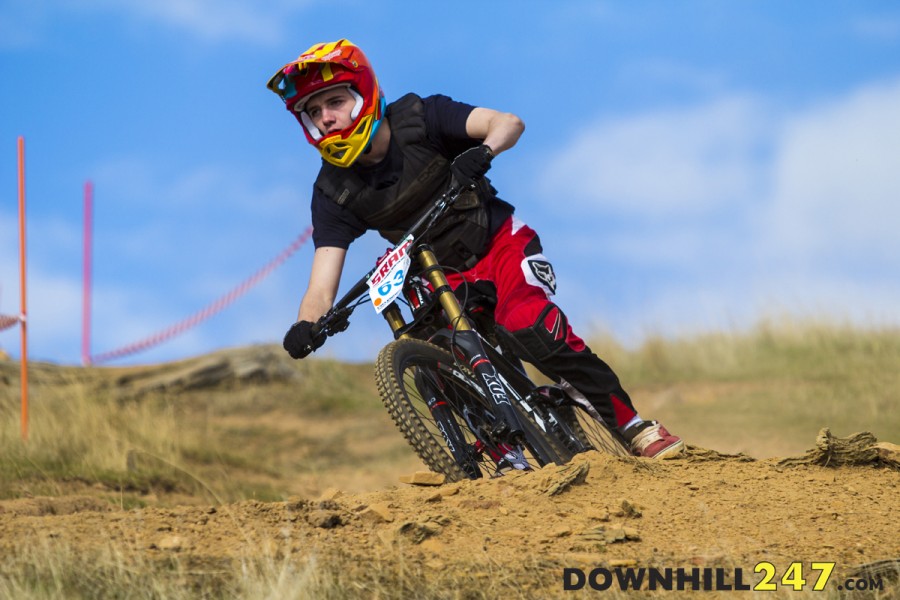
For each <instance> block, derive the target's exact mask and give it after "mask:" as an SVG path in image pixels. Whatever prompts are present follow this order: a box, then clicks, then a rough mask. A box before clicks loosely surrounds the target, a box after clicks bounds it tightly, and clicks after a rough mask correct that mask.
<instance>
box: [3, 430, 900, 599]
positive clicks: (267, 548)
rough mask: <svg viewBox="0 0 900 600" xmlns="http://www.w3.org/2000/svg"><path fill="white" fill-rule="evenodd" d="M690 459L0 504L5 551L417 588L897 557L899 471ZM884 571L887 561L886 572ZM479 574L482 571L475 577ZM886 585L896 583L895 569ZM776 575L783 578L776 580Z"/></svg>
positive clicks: (702, 454) (599, 458) (582, 460)
mask: <svg viewBox="0 0 900 600" xmlns="http://www.w3.org/2000/svg"><path fill="white" fill-rule="evenodd" d="M781 463H783V461H781V460H779V459H767V460H753V459H750V458H748V457H745V456H740V455H739V456H729V455H722V454H719V453H717V452H714V451H708V450H702V449H699V448H691V449H690V451H689V453H688V454H687V456H685V457H683V458H680V459H675V460H668V461H663V462H654V461H647V460H643V459H641V460H638V459H619V458H613V457H610V456H607V455H604V454H600V453H596V452H591V453H588V454H584V455H580V456H578V457H576V459H575V460H574V461H573V462H572V463H570V464H569V465H565V466H550V467H546V468H544V469H541V470H538V471H535V472H531V473H513V474H509V475H506V476H504V477H498V478H495V479H488V480H478V481H465V482H459V483H450V484H444V485H441V486H427V487H426V486H410V485H397V486H395V487H391V488H389V489H383V490H380V491H376V492H371V493H344V492H341V491H340V490H329V491H328V492H326V493H325V494H324V495H322V496H319V497H317V498H301V497H296V498H291V499H290V500H288V501H284V502H268V503H264V502H257V501H244V502H238V503H233V504H223V505H219V506H212V505H209V506H178V507H175V508H165V509H164V508H143V509H134V510H128V511H121V510H115V509H114V508H113V507H110V506H109V504H108V503H102V502H97V501H94V500H91V498H90V497H84V496H81V497H68V498H66V497H62V498H55V499H49V498H32V499H18V500H12V501H4V502H0V551H2V553H3V554H7V555H8V554H9V553H12V552H18V551H21V550H22V549H23V548H25V547H34V546H40V547H52V546H53V545H61V546H64V547H66V548H69V549H72V550H74V551H76V552H78V553H85V554H87V555H89V554H90V553H91V552H102V551H108V550H109V549H110V548H112V549H114V551H115V552H116V553H117V555H119V556H121V557H123V560H125V561H126V562H127V561H128V560H135V561H141V562H142V563H146V561H148V560H155V559H160V560H165V559H170V558H172V557H175V558H177V559H178V560H179V561H182V562H183V563H185V564H190V565H194V566H195V567H197V568H201V567H202V566H203V565H218V566H219V568H221V565H223V564H224V565H227V564H239V563H240V561H246V560H248V559H253V558H254V557H256V556H258V557H264V556H265V557H273V556H274V557H284V556H310V555H313V554H315V555H322V556H327V555H339V556H341V557H343V558H346V559H349V560H348V561H347V564H357V565H361V566H360V567H359V568H365V567H364V565H371V564H372V561H373V560H374V561H376V562H378V561H393V562H396V561H403V564H405V565H406V568H408V569H412V570H417V571H419V572H421V573H422V575H423V576H426V577H427V576H428V574H429V573H433V574H440V576H441V577H453V576H454V573H455V572H456V571H457V570H458V573H456V574H457V575H458V576H459V577H466V578H472V577H483V578H485V580H489V579H491V578H496V577H498V574H502V576H503V577H512V578H517V577H518V578H519V581H521V582H530V583H526V584H523V585H527V586H531V587H532V588H535V589H536V590H540V591H541V593H542V594H556V593H561V590H562V572H563V569H564V568H566V567H579V568H582V569H590V568H594V567H598V566H606V567H615V566H636V567H641V566H644V567H660V568H665V567H672V568H676V567H688V568H693V567H705V566H710V567H714V566H723V567H728V568H734V567H742V568H743V569H744V571H745V572H747V573H752V572H753V567H754V565H756V563H758V562H759V561H763V560H765V561H769V562H771V563H773V564H774V565H775V566H776V567H777V568H779V569H781V570H783V569H785V568H787V566H788V565H789V564H790V563H792V562H798V561H803V562H805V563H807V564H808V563H809V562H810V561H818V562H822V561H829V562H834V563H836V565H837V567H836V572H837V573H843V574H847V573H853V572H854V569H855V568H856V567H858V566H859V565H863V564H867V563H876V562H877V561H885V560H893V559H900V519H898V510H897V507H898V502H897V498H898V496H900V471H898V470H897V469H895V468H890V465H885V464H884V463H879V462H878V461H875V462H871V463H870V464H856V465H853V466H837V467H834V466H828V467H823V466H819V465H816V464H797V463H796V462H794V463H791V464H781ZM884 564H894V563H884ZM479 570H480V571H479ZM886 572H887V573H888V576H887V578H886V579H885V582H886V583H887V584H889V585H894V583H893V582H894V579H893V577H892V576H893V575H895V574H896V573H898V572H900V571H898V570H897V568H893V569H888V570H887V571H886ZM779 576H780V575H779Z"/></svg>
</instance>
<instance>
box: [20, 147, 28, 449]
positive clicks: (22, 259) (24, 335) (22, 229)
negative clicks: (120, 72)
mask: <svg viewBox="0 0 900 600" xmlns="http://www.w3.org/2000/svg"><path fill="white" fill-rule="evenodd" d="M25 265H26V261H25V138H23V137H22V136H19V289H20V290H21V302H22V313H21V316H20V319H21V326H22V359H21V361H20V362H21V365H22V371H21V382H22V439H23V440H26V441H27V440H28V324H27V314H28V310H27V306H28V305H27V303H26V298H27V296H26V293H25Z"/></svg>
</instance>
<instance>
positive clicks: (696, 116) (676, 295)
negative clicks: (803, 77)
mask: <svg viewBox="0 0 900 600" xmlns="http://www.w3.org/2000/svg"><path fill="white" fill-rule="evenodd" d="M763 106H764V103H763V102H753V101H748V100H743V101H742V100H739V99H729V100H724V101H716V102H711V103H708V104H705V105H703V106H699V107H695V108H691V109H681V110H668V111H655V112H652V113H650V114H645V115H632V116H628V117H625V118H622V119H619V120H615V121H614V120H612V119H605V120H602V121H600V122H598V123H597V125H596V126H595V127H594V128H593V129H592V130H591V133H590V135H587V134H583V135H581V136H579V137H578V138H577V139H575V140H573V141H572V142H571V143H569V144H567V145H566V147H567V149H566V150H565V151H563V152H562V153H560V154H559V155H558V156H557V157H556V158H555V159H553V160H552V161H551V164H552V168H551V169H550V171H549V173H548V174H547V177H546V181H545V184H546V185H547V187H548V188H551V189H554V190H560V191H561V192H562V193H564V194H567V195H568V196H569V197H570V202H574V203H576V204H577V205H578V207H577V209H576V210H577V211H578V213H579V216H580V218H582V219H586V220H591V219H592V218H593V219H595V220H606V221H612V223H611V224H610V226H608V227H607V228H606V229H605V230H603V231H601V232H600V233H599V237H598V232H597V231H596V230H593V231H591V235H592V236H593V237H592V238H591V239H590V240H587V241H586V242H585V240H580V241H579V238H578V237H577V236H576V237H572V236H568V237H567V239H566V243H567V245H568V249H569V250H570V259H569V260H570V261H578V262H577V263H575V264H580V265H581V269H596V270H597V271H598V273H597V275H598V276H599V277H600V279H601V280H604V279H605V280H606V281H605V283H603V284H602V285H600V286H596V287H597V288H599V292H598V290H597V289H592V288H590V287H588V288H586V289H584V290H582V292H580V293H579V294H576V296H579V297H578V298H575V299H574V302H572V305H573V306H574V307H575V309H574V310H573V313H576V312H577V313H578V314H577V315H576V317H577V318H578V319H579V320H582V321H583V320H584V318H585V315H588V316H590V315H596V314H597V310H598V307H597V306H596V299H595V298H596V294H597V293H600V294H601V295H603V294H606V295H607V296H608V302H607V305H606V306H605V307H604V308H603V312H602V313H601V314H602V315H603V317H604V319H608V321H609V323H612V324H613V325H612V326H610V327H608V328H609V329H611V330H612V331H614V332H615V333H617V334H619V335H621V336H623V337H624V338H625V339H627V340H635V339H639V338H641V337H642V335H643V334H646V333H648V332H658V333H664V334H668V335H675V334H681V333H687V332H692V331H699V330H708V329H715V328H721V327H726V328H727V327H738V326H746V325H747V324H749V323H751V322H753V321H754V320H755V319H758V318H760V317H763V316H771V315H780V314H782V313H784V314H794V315H813V316H833V317H836V318H840V319H848V320H851V321H854V322H862V323H867V324H894V325H896V324H898V323H900V313H897V310H896V307H897V306H898V305H900V283H897V282H900V236H898V235H897V227H898V224H900V201H898V199H900V167H898V160H900V158H898V157H900V81H897V80H895V81H887V82H881V83H876V84H872V85H868V86H865V87H862V88H859V89H855V90H850V91H848V92H846V93H844V94H842V95H840V96H835V97H832V98H829V99H828V100H827V101H822V102H818V103H815V104H813V105H811V106H808V107H805V108H804V109H802V110H798V109H791V110H789V109H786V108H781V109H774V108H773V106H769V108H767V109H766V110H765V111H764V110H763V108H762V107H763ZM546 197H548V198H558V197H559V192H553V193H547V194H546ZM601 222H602V221H601ZM547 237H549V236H547ZM598 252H599V253H600V256H601V257H602V260H601V264H598V262H597V255H598ZM606 261H609V262H611V263H612V264H616V265H618V267H617V268H619V269H626V270H627V273H626V280H625V281H617V280H616V275H615V273H612V274H604V273H603V272H602V271H603V266H602V265H604V264H606ZM565 268H566V267H565V266H563V268H561V269H560V272H561V273H565V272H566V271H565ZM568 268H569V269H570V270H571V269H572V268H573V267H572V266H571V265H570V266H569V267H568ZM623 286H624V287H623ZM617 295H618V296H619V299H618V300H617V299H616V297H617ZM623 296H624V299H623V298H622V297H623ZM566 306H568V304H567V305H566Z"/></svg>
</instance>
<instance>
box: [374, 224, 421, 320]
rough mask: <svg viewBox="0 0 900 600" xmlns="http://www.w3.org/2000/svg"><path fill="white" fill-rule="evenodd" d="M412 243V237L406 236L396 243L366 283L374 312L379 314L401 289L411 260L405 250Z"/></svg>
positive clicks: (395, 297)
mask: <svg viewBox="0 0 900 600" xmlns="http://www.w3.org/2000/svg"><path fill="white" fill-rule="evenodd" d="M412 243H413V237H412V236H411V235H410V236H407V238H406V239H405V240H403V241H402V242H400V243H399V244H397V246H395V247H394V249H393V250H391V252H390V253H389V254H388V255H387V256H385V257H384V259H383V260H382V261H381V262H380V263H378V270H376V271H375V272H374V273H373V274H372V276H371V277H369V279H368V281H367V282H366V283H368V284H369V297H370V298H372V306H374V307H375V312H376V313H378V314H381V311H383V310H384V309H385V308H387V307H388V306H390V304H391V303H392V302H393V301H394V300H396V299H397V296H399V295H400V292H402V291H403V282H404V280H405V279H406V274H407V273H408V272H409V265H410V263H411V262H412V260H411V259H410V258H409V254H407V250H409V247H410V246H411V245H412Z"/></svg>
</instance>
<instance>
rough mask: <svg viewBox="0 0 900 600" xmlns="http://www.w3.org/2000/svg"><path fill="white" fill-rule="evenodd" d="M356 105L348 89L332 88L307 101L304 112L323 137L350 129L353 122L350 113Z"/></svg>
mask: <svg viewBox="0 0 900 600" xmlns="http://www.w3.org/2000/svg"><path fill="white" fill-rule="evenodd" d="M355 104H356V102H355V100H354V98H353V96H352V95H351V94H350V92H349V91H348V90H347V88H345V87H340V88H331V89H325V90H322V91H321V92H319V93H318V94H316V95H314V96H313V97H312V98H310V99H309V100H307V101H306V105H305V106H304V107H303V110H304V111H305V112H306V114H307V115H309V118H310V119H312V122H313V125H315V126H316V128H317V129H318V130H319V131H320V132H322V135H329V134H332V133H335V132H337V131H343V130H344V129H346V128H347V127H350V124H351V123H352V122H353V120H352V119H351V118H350V113H351V112H352V111H353V106H354V105H355Z"/></svg>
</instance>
